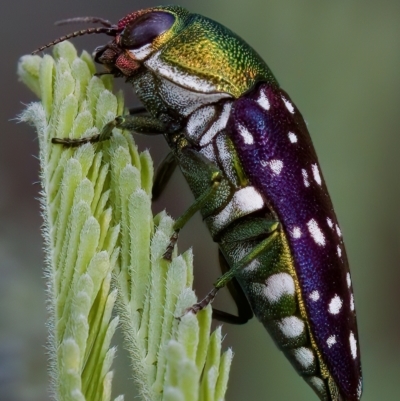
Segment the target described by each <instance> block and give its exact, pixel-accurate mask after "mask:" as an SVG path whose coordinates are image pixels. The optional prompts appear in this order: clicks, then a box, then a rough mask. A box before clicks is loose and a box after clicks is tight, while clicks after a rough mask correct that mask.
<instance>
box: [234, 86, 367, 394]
mask: <svg viewBox="0 0 400 401" xmlns="http://www.w3.org/2000/svg"><path fill="white" fill-rule="evenodd" d="M228 133H229V134H230V135H231V138H232V140H233V142H234V144H235V148H236V149H237V152H238V155H239V158H240V161H241V163H242V165H243V169H244V170H245V172H246V174H247V176H248V178H249V180H250V182H251V184H252V185H254V186H255V188H256V189H257V190H258V191H260V193H261V194H262V195H263V197H264V199H265V200H266V203H267V205H268V206H269V208H270V210H271V211H272V212H273V213H274V214H275V215H276V217H277V219H278V221H279V222H280V224H281V225H282V228H283V231H284V233H285V237H286V239H287V242H288V244H289V248H290V252H291V255H292V258H293V267H294V269H295V271H296V275H297V277H298V285H299V288H300V291H301V297H302V301H303V302H304V307H305V311H306V313H307V324H308V325H309V326H310V330H311V334H312V336H313V339H314V340H315V343H316V347H317V350H318V352H319V353H320V355H321V357H322V362H323V363H324V364H326V366H327V369H328V371H329V374H330V375H332V377H333V378H334V380H335V382H336V384H337V385H338V387H339V389H340V392H341V393H342V394H343V395H344V396H345V397H346V400H358V399H359V397H360V395H361V368H360V354H359V347H358V337H357V325H356V319H355V311H354V299H353V293H352V286H351V279H350V273H349V269H348V262H347V257H346V251H345V248H344V244H343V240H342V234H341V231H340V228H339V226H338V223H337V219H336V216H335V214H334V211H333V207H332V203H331V201H330V197H329V194H328V192H327V189H326V186H325V183H324V180H323V177H322V175H321V172H320V168H319V164H318V160H317V156H316V154H315V151H314V148H313V145H312V143H311V139H310V136H309V133H308V131H307V127H306V125H305V123H304V120H303V118H302V116H301V114H300V113H299V111H298V110H297V109H296V107H295V106H294V105H293V103H292V102H291V100H290V98H289V96H288V95H287V94H286V93H285V92H284V91H282V90H281V89H280V88H278V87H277V86H273V85H269V84H262V85H260V86H259V87H258V88H257V90H255V91H253V93H251V94H250V95H248V96H246V97H243V98H241V99H239V100H237V101H236V102H234V105H233V107H232V113H231V117H230V120H229V122H228ZM320 363H321V362H320Z"/></svg>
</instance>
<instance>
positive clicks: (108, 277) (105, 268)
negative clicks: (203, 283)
mask: <svg viewBox="0 0 400 401" xmlns="http://www.w3.org/2000/svg"><path fill="white" fill-rule="evenodd" d="M94 71H95V68H94V65H93V61H92V59H91V57H90V56H89V55H88V54H87V53H86V52H84V53H83V54H82V55H81V56H80V57H78V56H77V52H76V50H75V48H74V47H73V46H72V45H71V44H70V43H68V42H63V43H61V44H59V45H58V46H56V47H55V48H54V58H52V57H50V56H44V57H43V58H41V57H39V56H25V57H22V59H21V60H20V63H19V66H18V73H19V76H20V78H21V80H22V81H23V82H24V83H25V84H26V85H27V86H28V87H29V88H30V89H32V90H33V91H34V92H35V93H36V94H37V95H38V96H39V97H40V99H41V103H33V104H31V105H29V106H28V108H27V109H26V110H25V111H24V113H23V114H22V116H21V120H22V121H27V122H30V123H33V124H34V125H35V127H36V129H37V131H38V134H39V142H40V162H41V175H42V187H43V192H42V200H41V201H42V210H43V216H44V219H45V225H44V230H43V232H44V236H45V242H46V251H47V267H46V278H47V281H48V298H49V301H48V304H49V311H50V322H49V331H50V335H49V336H50V340H49V343H50V344H49V355H50V358H51V367H50V372H51V379H52V390H53V392H54V397H55V399H57V400H60V401H64V400H71V401H72V400H74V401H80V400H87V401H89V400H93V401H108V400H110V399H111V382H112V376H113V372H112V371H111V370H110V369H111V364H112V360H113V358H114V355H115V348H113V347H111V348H110V342H111V339H112V336H113V334H114V332H115V330H116V328H117V326H118V322H119V320H120V321H121V326H122V329H123V332H124V335H125V340H126V341H125V345H126V348H127V350H128V352H129V354H130V357H131V360H132V367H133V376H134V379H135V381H136V383H137V385H138V388H139V394H140V396H141V398H142V400H145V401H158V400H165V401H197V400H198V401H214V400H215V401H219V400H223V399H224V395H225V392H226V388H227V381H228V374H229V368H230V364H231V360H232V351H231V350H228V351H226V352H225V353H224V354H223V355H222V356H221V340H222V338H221V330H220V328H218V329H217V330H216V331H215V332H214V333H213V334H212V335H211V336H210V324H211V308H210V307H208V308H207V309H205V310H203V311H202V312H200V313H198V314H197V315H194V314H192V313H189V314H184V311H185V309H186V308H188V307H189V306H190V305H192V304H193V303H195V302H196V301H197V300H196V297H195V295H194V292H193V290H192V288H191V287H192V282H193V267H192V254H191V252H190V251H188V252H185V253H184V254H183V255H181V256H176V254H175V255H174V257H173V260H172V262H171V263H169V262H167V261H165V260H164V259H163V258H162V255H163V253H164V251H165V249H166V247H167V244H168V242H169V238H170V235H171V233H172V225H173V221H172V219H171V218H170V217H168V216H167V215H166V214H165V213H160V214H159V215H158V216H156V217H155V218H154V220H153V216H152V213H151V186H152V181H153V166H152V161H151V159H150V155H149V154H148V152H147V151H145V152H143V153H140V154H139V153H138V150H137V148H136V146H135V144H134V142H133V139H132V137H131V135H130V134H122V133H121V132H119V131H118V130H114V133H113V137H112V139H111V140H110V141H108V142H104V143H100V144H95V145H92V144H86V145H83V146H80V147H77V148H63V147H62V146H60V145H53V144H51V142H50V140H51V138H52V137H61V138H63V137H70V138H78V137H82V136H91V135H93V134H95V133H98V132H99V130H100V129H101V128H102V127H103V126H104V125H105V124H106V123H107V122H109V121H110V120H112V119H113V118H114V117H115V116H116V115H119V114H122V113H123V110H124V109H123V99H122V96H121V95H120V94H119V95H114V94H112V92H111V90H112V82H111V80H110V79H109V78H104V77H102V78H101V79H100V78H98V77H93V73H94ZM112 278H113V279H112ZM114 287H116V288H117V289H118V291H117V289H115V288H114ZM115 301H117V305H118V308H117V309H118V315H119V316H115V312H114V314H113V308H114V303H115ZM181 316H182V318H181V319H177V317H181ZM115 400H117V401H122V400H123V397H122V396H119V397H117V398H116V399H115Z"/></svg>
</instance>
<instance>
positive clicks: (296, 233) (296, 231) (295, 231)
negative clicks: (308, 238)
mask: <svg viewBox="0 0 400 401" xmlns="http://www.w3.org/2000/svg"><path fill="white" fill-rule="evenodd" d="M292 237H293V238H296V239H297V238H300V237H301V230H300V227H297V226H296V227H293V229H292Z"/></svg>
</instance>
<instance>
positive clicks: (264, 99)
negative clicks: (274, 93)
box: [257, 91, 271, 110]
mask: <svg viewBox="0 0 400 401" xmlns="http://www.w3.org/2000/svg"><path fill="white" fill-rule="evenodd" d="M257 103H258V104H259V105H260V106H261V107H262V108H263V109H264V110H269V109H270V107H271V105H270V103H269V100H268V98H267V95H266V94H265V93H264V92H263V91H261V93H260V96H259V98H258V99H257Z"/></svg>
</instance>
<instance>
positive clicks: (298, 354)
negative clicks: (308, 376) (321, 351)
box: [293, 347, 314, 369]
mask: <svg viewBox="0 0 400 401" xmlns="http://www.w3.org/2000/svg"><path fill="white" fill-rule="evenodd" d="M293 353H294V356H295V358H296V359H297V360H298V362H299V363H300V365H301V366H302V367H303V368H304V369H308V368H310V367H311V366H312V365H313V363H314V353H313V352H312V351H311V350H310V349H309V348H306V347H300V348H296V349H295V350H294V351H293Z"/></svg>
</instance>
